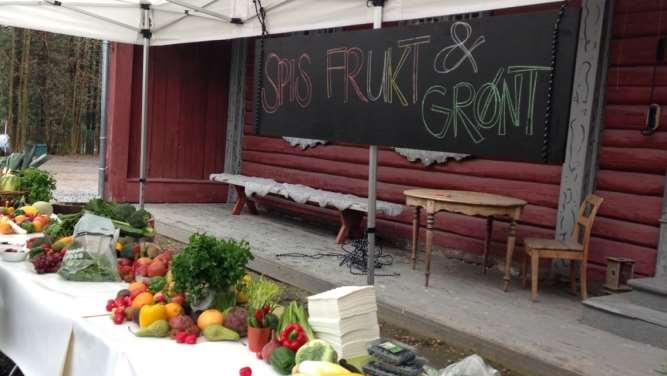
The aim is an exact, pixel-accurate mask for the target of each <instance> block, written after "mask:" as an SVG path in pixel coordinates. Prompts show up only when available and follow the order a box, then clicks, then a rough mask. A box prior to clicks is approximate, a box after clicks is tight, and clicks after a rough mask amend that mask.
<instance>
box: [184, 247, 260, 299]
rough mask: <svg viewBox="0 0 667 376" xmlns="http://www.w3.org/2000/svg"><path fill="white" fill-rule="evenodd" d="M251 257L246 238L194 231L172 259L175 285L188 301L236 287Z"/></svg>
mask: <svg viewBox="0 0 667 376" xmlns="http://www.w3.org/2000/svg"><path fill="white" fill-rule="evenodd" d="M252 259H253V256H252V253H250V244H248V242H246V241H236V240H218V239H216V238H215V237H213V236H210V235H206V234H193V235H192V236H191V237H190V242H189V244H188V245H187V246H185V248H183V250H182V251H181V253H179V254H178V255H177V256H176V257H174V260H173V261H172V264H171V272H172V274H173V276H174V282H175V284H174V287H175V289H176V290H177V291H180V292H184V293H185V294H186V296H187V298H188V300H189V301H190V302H199V301H201V300H202V299H204V298H205V297H206V295H207V294H208V292H222V291H228V290H229V289H230V288H232V287H233V286H236V284H237V282H238V281H239V280H240V279H241V278H243V276H244V275H245V273H246V269H245V268H246V265H247V264H248V261H250V260H252Z"/></svg>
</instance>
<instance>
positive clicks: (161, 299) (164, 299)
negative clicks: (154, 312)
mask: <svg viewBox="0 0 667 376" xmlns="http://www.w3.org/2000/svg"><path fill="white" fill-rule="evenodd" d="M153 300H154V301H155V303H167V297H166V296H165V295H164V294H163V293H161V292H158V293H156V294H155V295H154V296H153Z"/></svg>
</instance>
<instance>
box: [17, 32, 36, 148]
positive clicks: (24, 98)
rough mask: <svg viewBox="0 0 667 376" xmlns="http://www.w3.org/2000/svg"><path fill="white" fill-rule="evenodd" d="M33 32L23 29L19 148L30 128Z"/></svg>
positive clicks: (20, 72) (20, 71)
mask: <svg viewBox="0 0 667 376" xmlns="http://www.w3.org/2000/svg"><path fill="white" fill-rule="evenodd" d="M31 37H32V33H31V31H30V30H24V31H23V48H22V49H21V66H20V68H19V75H20V91H19V93H20V94H19V118H18V132H17V133H18V135H17V137H16V143H15V144H14V149H15V150H19V149H22V148H23V145H24V144H25V142H26V139H27V134H28V131H29V128H30V124H29V123H30V118H29V108H30V92H29V87H30V86H29V83H30V40H31Z"/></svg>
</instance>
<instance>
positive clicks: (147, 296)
mask: <svg viewBox="0 0 667 376" xmlns="http://www.w3.org/2000/svg"><path fill="white" fill-rule="evenodd" d="M146 304H153V294H151V293H150V292H148V291H146V292H142V293H141V294H139V295H137V296H136V297H135V298H134V300H132V308H141V307H143V306H145V305H146Z"/></svg>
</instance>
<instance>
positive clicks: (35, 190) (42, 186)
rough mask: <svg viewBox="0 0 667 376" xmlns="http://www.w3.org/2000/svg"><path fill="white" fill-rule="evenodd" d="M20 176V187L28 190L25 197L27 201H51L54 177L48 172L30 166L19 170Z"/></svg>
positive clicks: (54, 185) (54, 186)
mask: <svg viewBox="0 0 667 376" xmlns="http://www.w3.org/2000/svg"><path fill="white" fill-rule="evenodd" d="M20 177H21V189H23V190H25V191H28V194H27V195H26V198H25V199H26V201H27V202H28V203H32V202H36V201H46V202H49V201H51V199H52V198H53V191H54V190H55V189H56V179H54V178H53V176H52V175H51V174H50V173H49V172H47V171H44V170H39V169H37V168H33V167H30V168H26V169H24V170H21V172H20Z"/></svg>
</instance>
